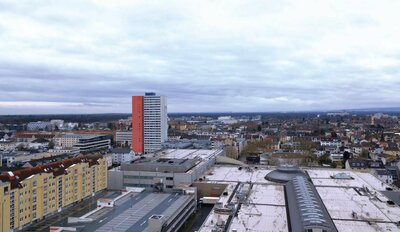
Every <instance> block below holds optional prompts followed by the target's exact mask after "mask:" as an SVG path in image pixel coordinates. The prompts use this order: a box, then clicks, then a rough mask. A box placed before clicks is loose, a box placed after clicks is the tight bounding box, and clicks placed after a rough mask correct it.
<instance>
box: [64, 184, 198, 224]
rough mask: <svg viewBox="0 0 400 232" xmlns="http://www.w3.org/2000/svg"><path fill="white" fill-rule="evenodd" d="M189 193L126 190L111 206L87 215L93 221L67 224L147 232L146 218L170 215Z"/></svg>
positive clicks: (185, 199) (187, 197) (186, 198)
mask: <svg viewBox="0 0 400 232" xmlns="http://www.w3.org/2000/svg"><path fill="white" fill-rule="evenodd" d="M190 197H191V196H188V195H181V194H178V193H150V192H142V193H129V194H127V195H125V196H124V197H122V198H120V199H118V200H117V201H116V202H115V206H114V207H113V208H107V207H105V208H102V209H101V210H99V211H97V212H95V213H93V214H91V215H89V216H88V217H87V218H91V219H93V221H92V222H88V223H84V224H82V223H79V225H75V226H74V225H72V224H71V225H69V227H81V226H84V228H85V231H86V230H87V231H99V232H109V231H116V232H125V231H130V232H140V231H148V219H149V218H150V217H151V216H152V215H153V214H157V215H164V217H166V218H168V217H170V216H172V214H174V213H175V212H176V211H177V210H178V209H179V208H180V207H181V206H182V205H183V203H184V202H185V201H187V200H188V199H189V198H190Z"/></svg>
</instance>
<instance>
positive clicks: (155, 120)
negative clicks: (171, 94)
mask: <svg viewBox="0 0 400 232" xmlns="http://www.w3.org/2000/svg"><path fill="white" fill-rule="evenodd" d="M167 139H168V122H167V100H166V97H164V96H157V95H156V94H155V93H146V94H145V96H132V150H133V151H134V152H136V153H149V152H154V151H158V150H160V149H161V148H162V143H163V142H164V141H166V140H167Z"/></svg>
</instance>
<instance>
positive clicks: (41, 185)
mask: <svg viewBox="0 0 400 232" xmlns="http://www.w3.org/2000/svg"><path fill="white" fill-rule="evenodd" d="M106 187H107V164H106V160H105V158H104V157H103V156H101V155H99V154H92V155H86V156H78V157H75V158H71V159H67V160H61V161H57V162H53V163H49V164H45V165H41V166H36V167H33V168H26V169H22V170H18V171H14V172H8V173H3V174H1V175H0V202H1V204H2V205H1V208H0V214H1V215H0V218H1V219H2V221H1V223H0V225H1V229H2V230H1V231H12V230H19V229H22V228H24V227H26V226H27V225H29V224H31V223H33V222H37V221H39V220H41V219H43V218H46V217H48V216H50V215H52V214H55V213H58V212H60V211H61V210H63V209H64V208H66V207H69V206H70V205H72V204H73V203H76V202H79V201H81V200H82V199H85V198H88V197H90V196H92V195H93V194H95V193H96V192H99V191H101V190H103V189H105V188H106Z"/></svg>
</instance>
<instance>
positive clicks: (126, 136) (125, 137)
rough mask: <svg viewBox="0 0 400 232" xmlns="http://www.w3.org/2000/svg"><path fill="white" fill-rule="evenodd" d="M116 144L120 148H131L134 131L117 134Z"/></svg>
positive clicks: (118, 132)
mask: <svg viewBox="0 0 400 232" xmlns="http://www.w3.org/2000/svg"><path fill="white" fill-rule="evenodd" d="M115 144H116V145H117V146H119V147H130V146H131V145H132V131H117V132H115Z"/></svg>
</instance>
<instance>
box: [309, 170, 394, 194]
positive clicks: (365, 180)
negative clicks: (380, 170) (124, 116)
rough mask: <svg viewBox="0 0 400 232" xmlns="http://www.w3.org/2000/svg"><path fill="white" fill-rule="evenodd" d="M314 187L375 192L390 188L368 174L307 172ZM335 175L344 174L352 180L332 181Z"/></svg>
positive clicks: (334, 171)
mask: <svg viewBox="0 0 400 232" xmlns="http://www.w3.org/2000/svg"><path fill="white" fill-rule="evenodd" d="M307 173H308V175H309V176H310V177H311V179H312V182H313V183H314V185H315V186H332V187H359V188H360V187H364V186H366V187H368V188H369V189H375V190H377V191H384V190H385V189H386V187H390V186H389V185H387V184H386V183H383V182H382V181H380V180H379V179H377V178H376V177H374V176H373V175H372V174H370V173H363V172H351V171H344V170H343V171H342V170H340V171H339V170H307ZM337 173H346V174H348V175H350V176H351V177H352V178H353V179H333V178H331V176H332V175H334V174H337Z"/></svg>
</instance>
